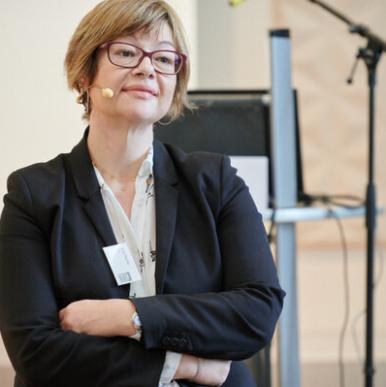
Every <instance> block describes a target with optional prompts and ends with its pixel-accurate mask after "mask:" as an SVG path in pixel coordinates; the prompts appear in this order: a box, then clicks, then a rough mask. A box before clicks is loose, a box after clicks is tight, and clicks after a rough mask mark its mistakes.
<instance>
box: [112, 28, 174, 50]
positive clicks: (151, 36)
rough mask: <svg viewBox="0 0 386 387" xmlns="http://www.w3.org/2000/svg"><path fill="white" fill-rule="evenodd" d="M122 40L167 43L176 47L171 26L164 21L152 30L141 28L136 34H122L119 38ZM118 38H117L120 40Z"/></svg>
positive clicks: (149, 43) (157, 43) (146, 44)
mask: <svg viewBox="0 0 386 387" xmlns="http://www.w3.org/2000/svg"><path fill="white" fill-rule="evenodd" d="M118 39H119V40H121V41H127V42H135V43H137V44H143V45H145V46H149V47H150V46H159V45H166V46H172V47H175V45H176V44H175V39H174V36H173V33H172V30H171V28H170V26H169V25H168V24H167V23H162V24H160V25H159V26H157V27H154V28H152V29H150V30H148V31H147V30H146V31H145V30H140V31H137V32H136V33H134V34H130V35H122V36H121V37H119V38H118ZM118 39H116V40H118Z"/></svg>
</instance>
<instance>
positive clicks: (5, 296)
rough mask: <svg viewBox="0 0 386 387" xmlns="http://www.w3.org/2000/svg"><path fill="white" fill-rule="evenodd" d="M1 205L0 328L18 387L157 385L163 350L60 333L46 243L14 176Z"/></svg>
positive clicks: (31, 205) (21, 180)
mask: <svg viewBox="0 0 386 387" xmlns="http://www.w3.org/2000/svg"><path fill="white" fill-rule="evenodd" d="M4 204H5V205H4V209H3V213H2V216H1V220H0V331H1V334H2V337H3V340H4V344H5V346H6V349H7V352H8V355H9V357H10V360H11V362H12V365H13V367H14V368H15V370H16V373H17V375H18V377H19V378H20V379H21V380H22V381H23V382H24V383H25V385H28V386H39V387H52V386H56V387H68V386H74V387H76V386H79V387H81V386H82V387H84V386H93V387H95V386H101V387H102V386H103V387H107V386H111V387H119V386H122V387H129V386H132V387H141V386H142V387H149V386H158V381H159V377H160V374H161V370H162V367H163V362H164V358H165V351H163V350H159V349H158V350H157V349H154V350H151V349H145V348H144V347H143V345H142V344H141V343H138V342H136V341H134V340H130V339H127V338H123V337H121V338H102V337H96V336H89V335H84V334H77V333H73V332H65V331H63V330H61V328H60V325H59V321H58V306H57V303H56V298H55V289H54V287H53V281H52V278H51V271H50V253H49V243H48V238H47V236H46V235H44V232H43V231H42V229H41V228H40V227H39V224H38V221H37V219H38V217H37V216H35V215H36V214H35V215H34V212H35V209H34V203H33V202H32V199H31V195H30V192H29V189H28V186H27V184H26V182H25V180H24V178H23V176H22V174H21V173H19V172H14V173H13V174H11V175H10V177H9V179H8V194H7V195H5V197H4ZM147 364H151V367H146V365H147ZM145 368H146V372H143V370H144V369H145Z"/></svg>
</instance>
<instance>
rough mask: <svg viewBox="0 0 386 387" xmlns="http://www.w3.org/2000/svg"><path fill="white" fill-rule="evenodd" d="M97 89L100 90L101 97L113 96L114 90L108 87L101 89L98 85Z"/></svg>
mask: <svg viewBox="0 0 386 387" xmlns="http://www.w3.org/2000/svg"><path fill="white" fill-rule="evenodd" d="M99 89H100V90H101V92H102V95H103V97H106V98H113V97H114V91H113V90H112V89H110V88H109V87H105V88H103V89H102V88H100V87H99Z"/></svg>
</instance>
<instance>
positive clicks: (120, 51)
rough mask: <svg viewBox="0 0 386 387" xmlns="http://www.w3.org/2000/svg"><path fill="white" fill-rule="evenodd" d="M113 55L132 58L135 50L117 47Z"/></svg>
mask: <svg viewBox="0 0 386 387" xmlns="http://www.w3.org/2000/svg"><path fill="white" fill-rule="evenodd" d="M114 55H118V56H121V57H122V58H133V57H134V56H135V51H134V50H132V49H130V48H119V49H118V50H117V52H116V53H115V54H114Z"/></svg>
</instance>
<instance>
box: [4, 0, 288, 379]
mask: <svg viewBox="0 0 386 387" xmlns="http://www.w3.org/2000/svg"><path fill="white" fill-rule="evenodd" d="M186 52H187V50H186V44H185V41H184V38H183V30H182V26H181V23H180V21H179V19H178V18H177V16H176V14H175V13H174V11H173V10H172V9H171V8H170V6H168V5H167V4H166V3H164V2H163V1H159V0H142V1H136V0H106V1H104V2H102V3H100V4H99V5H98V6H96V7H95V8H94V9H93V10H92V11H91V12H90V13H89V14H88V15H86V16H85V18H84V19H83V20H82V21H81V23H80V24H79V26H78V28H77V30H76V31H75V33H74V36H73V38H72V40H71V42H70V44H69V48H68V52H67V56H66V61H65V66H66V71H67V77H68V82H69V85H70V87H71V88H73V89H75V90H77V91H78V92H79V94H80V95H79V98H78V100H79V102H81V103H83V104H84V106H85V118H86V119H87V120H88V121H89V126H88V128H87V129H86V131H85V133H84V136H83V139H82V140H81V141H80V143H79V144H78V145H76V146H75V147H74V149H73V150H72V152H71V153H69V154H60V155H59V156H57V157H56V158H55V159H53V160H51V161H49V162H46V163H40V164H35V165H31V166H29V167H26V168H23V169H20V170H18V171H16V172H14V173H12V174H11V175H10V177H9V179H8V193H7V194H6V196H5V198H4V203H5V206H4V210H3V213H2V217H1V222H0V329H1V333H2V336H3V340H4V343H5V346H6V349H7V351H8V354H9V357H10V359H11V362H12V364H13V366H14V368H15V370H16V379H15V386H18V387H27V386H31V387H32V386H33V387H45V386H47V387H48V386H50V387H53V386H55V387H61V386H63V387H64V386H66V387H68V386H82V387H85V386H93V387H94V386H103V387H109V386H111V387H119V386H125V387H128V386H133V387H142V386H143V387H152V386H181V387H182V386H191V385H202V386H206V385H221V384H222V383H223V385H224V386H231V387H233V386H243V387H248V386H253V385H254V384H253V382H252V380H251V377H250V375H249V374H248V371H247V369H246V368H245V366H244V364H243V363H242V362H240V361H239V360H242V359H245V358H248V357H250V356H251V355H253V354H254V353H255V352H257V351H258V350H260V349H261V348H263V347H264V346H265V345H266V344H267V343H268V342H269V341H270V339H271V337H272V334H273V330H274V327H275V324H276V321H277V318H278V316H279V314H280V311H281V307H282V299H283V295H284V293H283V292H282V290H281V289H280V286H279V284H278V281H277V277H276V272H275V268H274V264H273V261H272V257H271V254H270V250H269V246H268V243H267V239H266V236H265V231H264V228H263V225H262V222H261V217H260V215H259V214H258V213H257V211H256V209H255V207H254V204H253V202H252V199H251V197H250V195H249V193H248V189H247V188H246V186H245V184H244V183H243V181H242V180H241V179H240V178H238V177H237V176H236V174H235V170H234V169H233V168H232V167H231V166H230V164H229V159H228V158H227V157H225V156H221V155H217V154H209V153H194V154H190V155H187V154H185V153H184V152H182V151H181V150H179V149H177V148H175V147H173V146H170V145H164V144H161V143H159V142H157V141H154V140H153V124H154V123H155V122H157V121H159V120H161V119H166V120H171V119H175V118H176V117H178V115H179V114H180V113H181V111H182V109H183V107H184V106H187V105H188V104H187V100H186V89H187V82H188V77H189V62H188V60H187V56H186ZM18 284H20V286H18ZM231 361H232V362H231Z"/></svg>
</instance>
